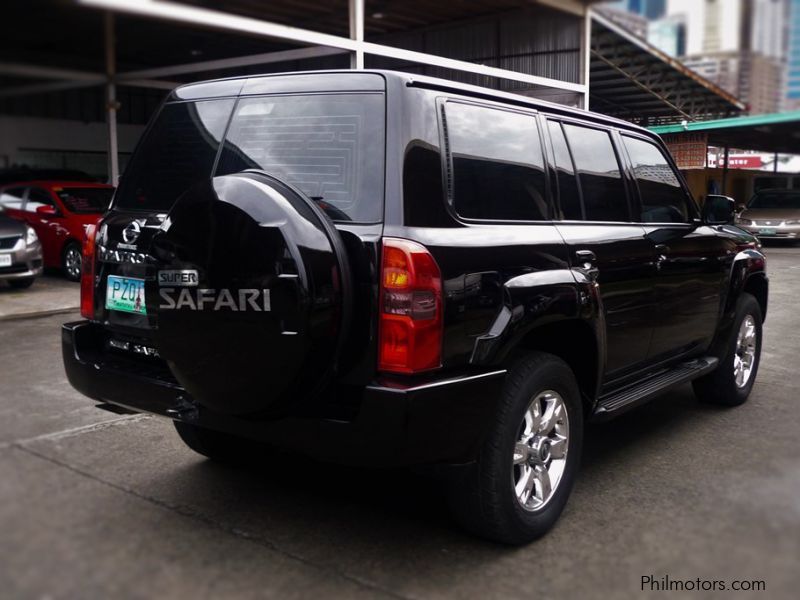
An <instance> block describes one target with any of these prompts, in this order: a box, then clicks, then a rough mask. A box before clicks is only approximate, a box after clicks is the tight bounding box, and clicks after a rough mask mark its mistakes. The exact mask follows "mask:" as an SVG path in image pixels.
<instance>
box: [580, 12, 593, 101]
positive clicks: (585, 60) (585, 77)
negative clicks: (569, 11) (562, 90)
mask: <svg viewBox="0 0 800 600" xmlns="http://www.w3.org/2000/svg"><path fill="white" fill-rule="evenodd" d="M580 52H581V83H582V84H583V85H584V86H586V89H585V90H584V92H583V102H582V105H581V108H582V109H584V110H589V72H590V67H591V60H592V9H591V7H589V6H587V7H586V8H585V9H584V13H583V23H582V24H581V50H580Z"/></svg>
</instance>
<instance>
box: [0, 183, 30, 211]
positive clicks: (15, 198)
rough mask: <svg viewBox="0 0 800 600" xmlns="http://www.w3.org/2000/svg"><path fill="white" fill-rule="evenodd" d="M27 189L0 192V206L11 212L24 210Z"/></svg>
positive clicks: (10, 189)
mask: <svg viewBox="0 0 800 600" xmlns="http://www.w3.org/2000/svg"><path fill="white" fill-rule="evenodd" d="M24 197H25V188H21V187H20V188H9V189H7V190H3V191H2V192H0V206H2V207H3V208H10V209H11V210H22V199H23V198H24Z"/></svg>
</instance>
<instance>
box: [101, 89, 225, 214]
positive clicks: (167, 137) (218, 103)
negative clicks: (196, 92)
mask: <svg viewBox="0 0 800 600" xmlns="http://www.w3.org/2000/svg"><path fill="white" fill-rule="evenodd" d="M233 104H234V100H233V99H224V100H206V101H202V102H184V103H176V104H166V105H165V106H164V108H163V109H162V110H161V112H160V113H159V115H158V117H157V118H156V120H155V122H154V123H153V125H152V127H151V128H150V130H149V131H148V133H147V134H146V135H145V137H144V138H143V139H142V141H141V143H140V144H139V147H138V149H137V150H136V153H135V154H134V156H133V158H132V159H131V162H130V163H129V164H128V168H127V169H126V171H125V174H124V175H123V177H122V179H121V181H120V186H119V193H118V194H117V199H116V201H115V206H116V207H118V208H129V209H141V210H148V211H158V212H165V211H168V210H169V209H170V208H171V207H172V204H173V203H174V202H175V200H176V199H177V198H178V197H179V196H180V195H181V194H182V193H183V192H185V191H186V190H187V189H189V188H190V187H192V186H193V185H194V184H195V183H197V182H199V181H201V180H203V179H206V178H208V177H210V176H211V170H212V168H213V166H214V159H215V158H216V156H217V150H218V149H219V144H220V141H221V140H222V136H223V134H224V133H225V125H226V124H227V122H228V117H229V116H230V113H231V110H232V109H233Z"/></svg>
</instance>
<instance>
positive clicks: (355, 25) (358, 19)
mask: <svg viewBox="0 0 800 600" xmlns="http://www.w3.org/2000/svg"><path fill="white" fill-rule="evenodd" d="M348 12H349V15H350V39H351V40H355V41H356V42H363V41H364V0H348ZM350 68H351V69H363V68H364V50H363V49H362V48H360V47H359V48H358V49H357V50H355V51H354V52H351V53H350Z"/></svg>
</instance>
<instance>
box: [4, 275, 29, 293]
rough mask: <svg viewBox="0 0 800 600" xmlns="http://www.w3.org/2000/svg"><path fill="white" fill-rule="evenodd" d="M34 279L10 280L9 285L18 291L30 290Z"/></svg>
mask: <svg viewBox="0 0 800 600" xmlns="http://www.w3.org/2000/svg"><path fill="white" fill-rule="evenodd" d="M33 281H34V278H33V277H27V278H25V279H9V280H8V285H10V286H11V287H13V288H16V289H18V290H22V289H25V288H29V287H31V286H32V285H33Z"/></svg>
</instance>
